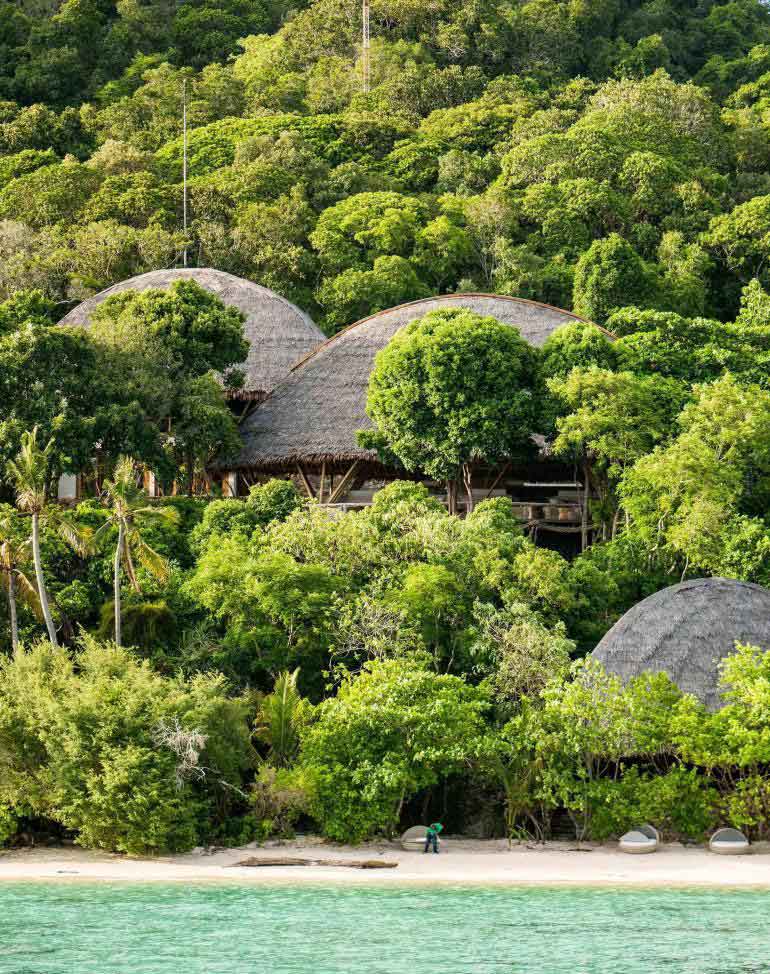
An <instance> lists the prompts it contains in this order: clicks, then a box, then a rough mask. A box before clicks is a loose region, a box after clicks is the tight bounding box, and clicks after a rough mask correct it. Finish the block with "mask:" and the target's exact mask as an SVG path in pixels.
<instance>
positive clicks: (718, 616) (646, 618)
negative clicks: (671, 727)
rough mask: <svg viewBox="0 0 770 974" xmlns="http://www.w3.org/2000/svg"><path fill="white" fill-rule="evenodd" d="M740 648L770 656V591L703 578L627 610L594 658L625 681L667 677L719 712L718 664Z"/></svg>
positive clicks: (676, 586)
mask: <svg viewBox="0 0 770 974" xmlns="http://www.w3.org/2000/svg"><path fill="white" fill-rule="evenodd" d="M736 642H739V643H748V644H751V645H756V646H760V647H761V648H762V649H770V591H768V590H767V589H765V588H762V586H760V585H753V584H750V583H748V582H737V581H735V580H734V579H731V578H698V579H694V580H693V581H690V582H681V583H680V584H679V585H672V586H671V587H670V588H665V589H663V590H662V591H660V592H656V593H655V594H654V595H651V596H649V598H646V599H644V600H643V601H642V602H639V603H638V604H637V605H635V606H634V607H633V608H632V609H629V610H628V612H626V614H625V615H624V616H623V617H622V618H621V619H619V620H618V621H617V622H616V623H615V625H614V626H613V627H612V629H610V631H609V632H608V633H607V634H606V635H605V636H604V638H603V639H602V640H601V642H600V643H599V645H598V646H597V647H596V649H595V650H594V652H593V655H594V657H595V658H596V659H598V660H599V662H600V663H602V665H603V666H604V667H605V669H607V670H608V671H609V672H611V673H615V674H617V675H618V676H619V677H620V678H621V679H622V680H624V681H625V680H629V679H631V678H632V677H634V676H638V675H639V674H641V673H644V672H645V671H647V670H650V671H652V672H655V673H658V672H665V673H667V674H668V676H669V678H670V679H671V680H673V681H674V683H676V684H677V686H679V688H680V689H681V690H683V691H685V692H686V693H692V694H694V695H695V696H696V697H698V698H699V699H700V700H702V701H703V703H705V704H706V706H708V707H709V708H711V709H717V708H718V707H719V706H720V704H721V702H722V700H721V697H720V692H719V661H720V660H721V659H723V658H724V657H725V656H727V655H729V654H730V653H731V652H732V651H733V649H734V648H735V643H736Z"/></svg>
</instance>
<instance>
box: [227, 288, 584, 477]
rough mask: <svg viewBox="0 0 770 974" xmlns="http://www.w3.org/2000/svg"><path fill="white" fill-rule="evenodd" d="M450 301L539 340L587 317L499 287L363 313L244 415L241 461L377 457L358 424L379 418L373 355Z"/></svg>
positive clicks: (240, 464)
mask: <svg viewBox="0 0 770 974" xmlns="http://www.w3.org/2000/svg"><path fill="white" fill-rule="evenodd" d="M446 307H460V308H467V309H468V310H470V311H474V312H476V313H477V314H480V315H487V316H492V317H494V318H497V319H498V320H499V321H502V322H503V323H504V324H507V325H513V326H515V327H516V328H518V329H519V331H520V332H521V334H522V336H523V337H524V338H525V339H526V340H527V341H528V342H530V343H531V344H532V345H538V346H539V345H542V344H543V343H544V342H545V340H546V339H547V338H548V336H549V335H550V334H551V333H552V332H554V331H555V330H556V329H557V328H559V327H560V326H561V325H564V324H567V323H568V322H570V321H581V320H583V319H580V318H578V317H577V316H576V315H573V314H570V313H569V312H568V311H560V310H559V309H558V308H552V307H550V306H548V305H545V304H538V303H537V302H535V301H525V300H523V299H521V298H511V297H505V296H502V295H495V294H449V295H445V296H443V297H436V298H427V299H425V300H423V301H413V302H411V303H409V304H402V305H399V306H398V307H396V308H390V309H388V310H387V311H381V312H379V313H378V314H375V315H371V316H370V317H369V318H363V319H362V320H361V321H358V322H356V323H355V324H354V325H351V326H350V327H349V328H346V329H345V330H344V331H341V332H340V333H339V334H337V335H335V336H334V337H333V338H330V339H329V340H328V341H327V342H325V343H324V344H323V345H321V346H319V347H318V348H317V349H315V351H313V352H311V353H310V354H309V355H308V356H307V357H306V358H305V359H304V361H301V362H299V363H298V364H297V365H295V366H294V368H293V369H292V371H291V374H290V375H289V376H288V377H287V378H286V379H285V380H284V381H283V382H282V383H281V384H280V385H279V386H278V387H277V388H276V389H275V391H274V392H273V394H272V396H270V398H269V399H268V400H267V402H265V403H263V404H262V406H260V408H259V409H257V410H255V412H254V413H252V414H251V415H250V416H249V417H248V418H247V419H246V420H245V421H244V422H243V424H242V425H241V435H242V437H243V442H244V446H243V450H242V451H241V454H240V456H239V458H238V460H237V461H236V463H235V465H234V466H235V468H241V469H248V468H251V467H274V468H278V467H280V466H281V465H284V466H286V465H289V464H293V463H296V462H321V461H324V460H325V461H327V462H329V461H332V462H334V461H337V462H339V461H343V462H344V461H348V462H349V461H352V460H373V459H374V458H375V455H374V453H372V452H371V451H368V450H362V449H361V448H360V447H359V446H358V445H357V443H356V431H357V430H360V429H366V428H368V427H370V426H371V425H372V424H371V422H370V420H369V418H368V416H367V415H366V395H367V389H368V386H369V375H370V373H371V371H372V367H373V365H374V358H375V356H376V354H377V352H379V351H380V349H382V348H384V347H385V346H386V345H387V344H388V342H389V341H390V340H391V338H392V337H393V336H394V335H395V334H396V332H397V331H398V330H399V329H400V328H403V327H404V326H405V325H407V324H409V322H410V321H414V320H415V318H421V317H422V316H423V315H425V314H427V313H428V312H429V311H436V310H438V309H441V308H446Z"/></svg>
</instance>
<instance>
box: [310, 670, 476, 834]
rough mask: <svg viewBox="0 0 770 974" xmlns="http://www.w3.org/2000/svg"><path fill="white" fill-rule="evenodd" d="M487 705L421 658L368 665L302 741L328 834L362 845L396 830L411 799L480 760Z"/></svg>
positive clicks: (316, 812) (318, 812)
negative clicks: (476, 755)
mask: <svg viewBox="0 0 770 974" xmlns="http://www.w3.org/2000/svg"><path fill="white" fill-rule="evenodd" d="M487 707H488V698H487V695H486V694H485V693H484V692H483V691H481V690H479V689H473V688H471V687H469V686H467V685H466V684H465V683H464V682H463V681H462V680H460V679H458V678H457V677H454V676H447V675H441V676H439V675H437V674H435V673H433V672H431V671H430V670H428V669H426V668H424V667H422V666H421V665H420V664H419V663H418V662H417V661H415V660H410V659H403V660H387V661H385V660H383V661H380V662H371V663H367V664H366V666H365V667H364V669H363V670H362V671H361V673H360V674H359V675H358V676H355V677H349V678H346V679H345V681H344V682H343V683H342V685H341V686H340V688H339V690H338V692H337V695H336V696H335V697H332V698H330V699H329V700H327V701H325V702H324V703H323V704H321V705H320V707H319V709H318V713H317V717H316V720H315V721H314V722H313V723H312V724H311V725H310V728H309V730H308V732H307V734H306V735H305V736H304V739H303V742H302V752H301V761H302V764H303V766H305V767H307V768H309V769H311V770H312V772H313V775H314V777H315V780H316V783H317V789H318V791H317V797H316V804H315V808H314V815H315V816H317V818H318V819H319V821H320V823H321V825H322V827H323V829H324V832H325V833H326V834H327V835H328V836H329V837H330V838H333V839H336V840H338V841H360V840H361V839H364V838H366V837H367V836H370V835H372V834H374V833H376V832H382V831H385V832H390V831H392V830H393V829H394V828H395V826H396V825H397V824H398V816H399V813H400V808H401V805H402V804H403V802H404V801H405V800H406V799H407V798H409V797H411V796H412V795H414V794H415V793H417V792H418V791H420V790H421V789H423V788H426V787H429V786H431V785H434V784H436V783H437V782H439V781H440V780H442V778H445V777H446V776H447V775H449V774H451V773H452V772H453V771H457V770H460V769H461V768H462V767H463V766H464V765H465V764H466V762H468V761H469V760H470V759H471V758H472V757H473V755H474V753H475V752H476V750H477V748H478V744H479V737H480V734H481V732H482V726H483V725H482V718H483V714H484V712H485V710H486V709H487Z"/></svg>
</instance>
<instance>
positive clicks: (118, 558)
mask: <svg viewBox="0 0 770 974" xmlns="http://www.w3.org/2000/svg"><path fill="white" fill-rule="evenodd" d="M125 543H126V529H125V525H124V523H123V521H120V522H119V524H118V544H117V547H116V548H115V564H114V572H115V578H114V584H115V644H116V645H117V646H120V644H121V638H122V635H123V634H122V631H121V630H122V628H123V618H122V608H121V604H120V568H121V565H122V563H123V548H124V546H125Z"/></svg>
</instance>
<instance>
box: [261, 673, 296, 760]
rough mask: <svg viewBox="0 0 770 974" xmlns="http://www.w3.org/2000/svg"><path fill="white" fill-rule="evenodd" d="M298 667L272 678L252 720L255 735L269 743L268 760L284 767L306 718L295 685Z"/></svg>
mask: <svg viewBox="0 0 770 974" xmlns="http://www.w3.org/2000/svg"><path fill="white" fill-rule="evenodd" d="M298 677H299V667H298V668H297V669H296V670H294V672H293V673H290V672H289V671H288V670H285V671H284V672H283V673H279V674H278V676H277V677H276V678H275V686H274V688H273V692H272V693H270V694H268V695H267V696H266V697H264V698H263V700H262V703H261V705H260V708H259V712H258V714H257V719H256V721H255V724H254V732H255V735H256V737H257V738H258V739H259V740H261V741H263V742H264V743H265V744H267V745H268V746H269V747H270V761H271V762H272V763H273V764H275V765H277V766H279V767H285V766H287V765H289V764H291V762H292V761H293V760H294V758H295V757H296V755H297V751H298V750H299V741H300V731H301V729H302V727H303V725H304V724H305V722H306V719H307V702H306V701H305V699H304V698H303V697H302V695H301V694H300V692H299V689H298V688H297V678H298Z"/></svg>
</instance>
